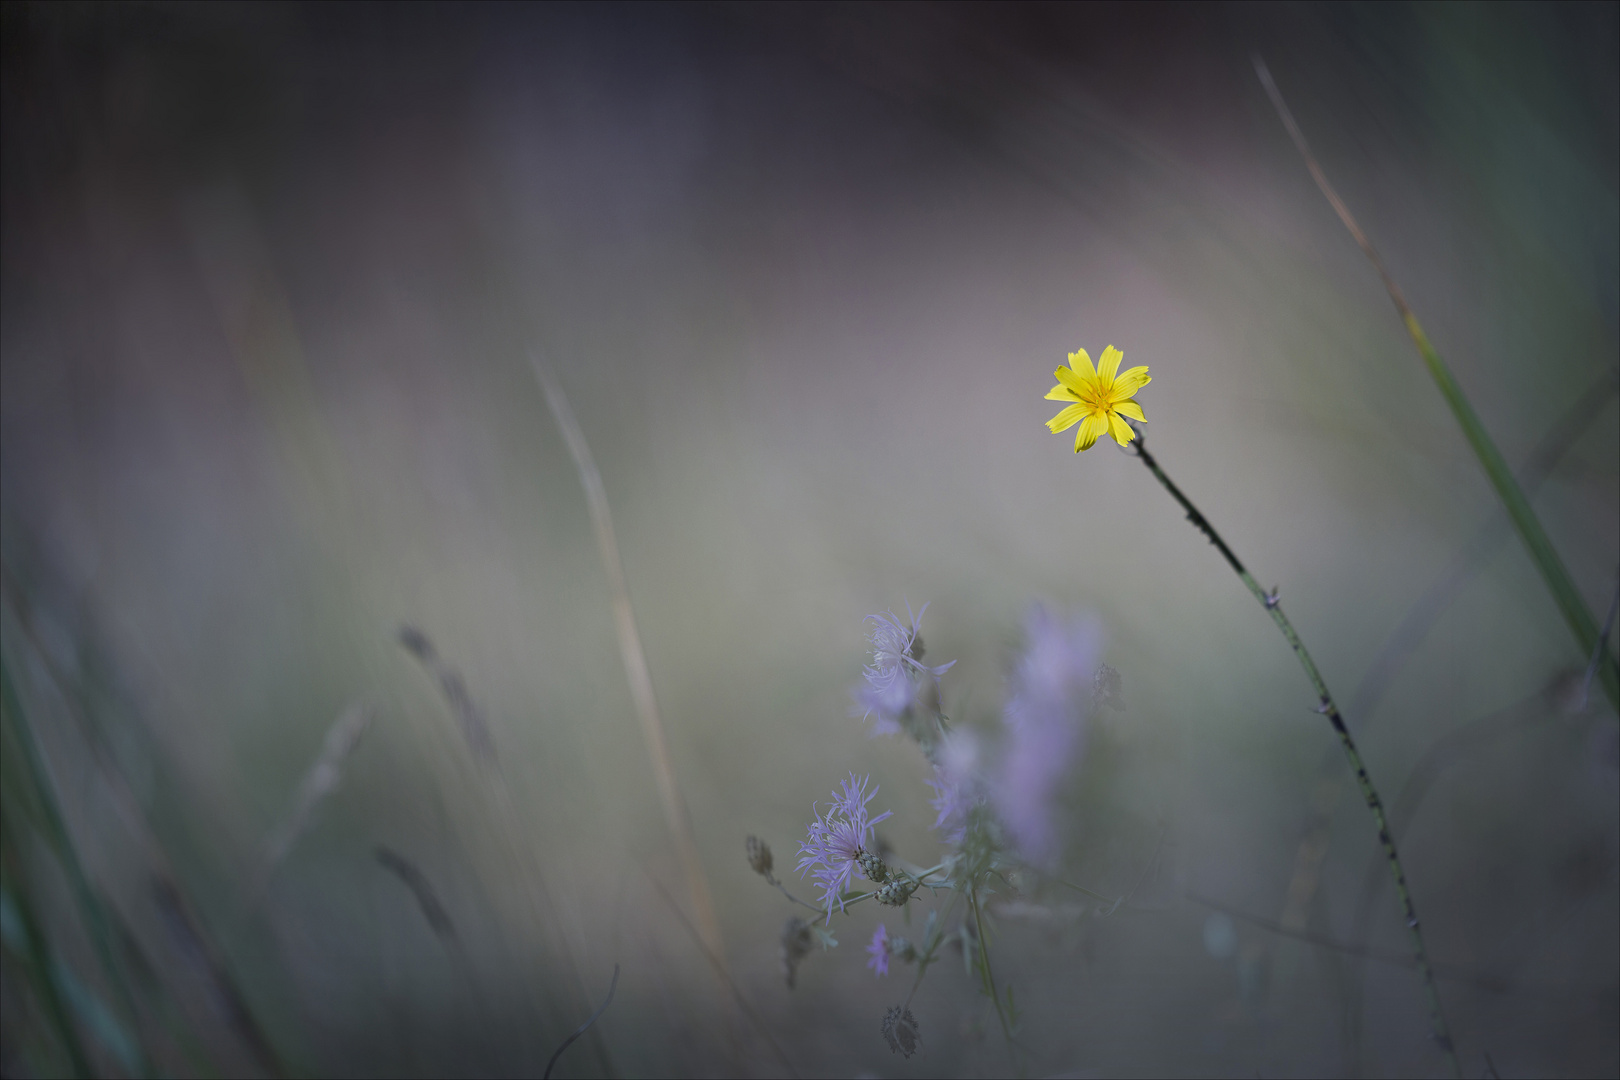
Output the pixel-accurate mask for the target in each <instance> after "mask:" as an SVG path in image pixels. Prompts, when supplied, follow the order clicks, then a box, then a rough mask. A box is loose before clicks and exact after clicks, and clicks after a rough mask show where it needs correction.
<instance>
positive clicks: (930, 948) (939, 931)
mask: <svg viewBox="0 0 1620 1080" xmlns="http://www.w3.org/2000/svg"><path fill="white" fill-rule="evenodd" d="M961 896H962V891H961V890H960V889H953V890H952V891H951V901H950V903H948V904H946V905H945V911H944V913H943V914H941V915H940V917H939V921H938V922H937V923H936V924H935V925H934V932H933V934H932V935H931V936H930V937H929V939H928V941H926V942H925V943H924V948H923V954H922V955H921V956H920V957H918V958H917V977H916V978H915V979H913V980H912V981H911V992H910V993H909V994H907V995H906V1001H905V1004H904V1005H903V1006H902V1008H906V1009H909V1008H911V999H912V998H914V997H916V996H917V988H918V987H919V986H921V985H922V981H923V975H924V973H926V972H927V971H928V965H930V964H932V963H933V962H934V958H935V957H934V954H935V953H937V952H938V951H939V947H940V945H941V943H943V942H944V940H945V924H946V923H947V922H948V921H949V920H950V917H951V912H953V911H955V910H956V901H957V900H959V899H961Z"/></svg>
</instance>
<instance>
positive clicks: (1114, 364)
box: [1097, 345, 1125, 383]
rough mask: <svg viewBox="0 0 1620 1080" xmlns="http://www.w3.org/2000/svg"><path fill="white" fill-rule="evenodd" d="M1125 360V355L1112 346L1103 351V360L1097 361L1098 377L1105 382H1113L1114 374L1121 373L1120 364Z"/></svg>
mask: <svg viewBox="0 0 1620 1080" xmlns="http://www.w3.org/2000/svg"><path fill="white" fill-rule="evenodd" d="M1123 359H1125V354H1124V353H1122V352H1120V351H1119V350H1118V349H1116V348H1114V347H1113V346H1112V345H1110V346H1108V348H1106V349H1104V350H1103V354H1102V359H1100V360H1098V361H1097V375H1098V377H1099V378H1101V379H1102V381H1103V382H1105V383H1106V382H1112V381H1113V379H1114V374H1115V373H1116V372H1117V371H1119V362H1120V361H1121V360H1123Z"/></svg>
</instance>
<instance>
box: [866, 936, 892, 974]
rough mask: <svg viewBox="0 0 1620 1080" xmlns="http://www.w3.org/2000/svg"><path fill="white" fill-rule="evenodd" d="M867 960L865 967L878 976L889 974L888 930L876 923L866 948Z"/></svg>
mask: <svg viewBox="0 0 1620 1080" xmlns="http://www.w3.org/2000/svg"><path fill="white" fill-rule="evenodd" d="M866 954H867V956H868V957H869V959H868V960H867V961H866V966H867V967H869V968H871V969H872V970H873V971H875V972H877V973H878V974H879V975H887V974H888V973H889V928H888V927H886V926H884V925H883V924H882V923H878V928H877V929H876V930H874V931H872V942H871V944H869V945H867V946H866Z"/></svg>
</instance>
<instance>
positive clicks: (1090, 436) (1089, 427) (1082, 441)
mask: <svg viewBox="0 0 1620 1080" xmlns="http://www.w3.org/2000/svg"><path fill="white" fill-rule="evenodd" d="M1106 430H1108V421H1107V420H1104V419H1103V418H1102V417H1101V416H1098V415H1097V414H1096V413H1090V414H1088V415H1087V416H1086V418H1085V419H1084V420H1082V421H1080V430H1079V431H1078V432H1076V433H1075V436H1074V452H1075V453H1077V454H1078V453H1079V452H1080V451H1082V450H1090V449H1091V448H1092V446H1093V445H1094V444H1095V443H1096V442H1097V437H1098V436H1099V435H1101V434H1102V433H1103V432H1104V431H1106Z"/></svg>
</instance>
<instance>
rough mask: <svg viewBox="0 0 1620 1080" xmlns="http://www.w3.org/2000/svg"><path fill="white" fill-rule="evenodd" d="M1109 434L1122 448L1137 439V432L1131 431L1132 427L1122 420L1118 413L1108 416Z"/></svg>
mask: <svg viewBox="0 0 1620 1080" xmlns="http://www.w3.org/2000/svg"><path fill="white" fill-rule="evenodd" d="M1108 434H1110V435H1112V436H1113V437H1114V441H1115V442H1117V443H1119V445H1121V446H1127V445H1129V444H1130V441H1131V440H1132V439H1134V438H1136V432H1134V431H1132V430H1131V425H1129V424H1127V423H1126V422H1125V421H1124V420H1122V419H1120V417H1119V416H1118V414H1116V413H1109V414H1108Z"/></svg>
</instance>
